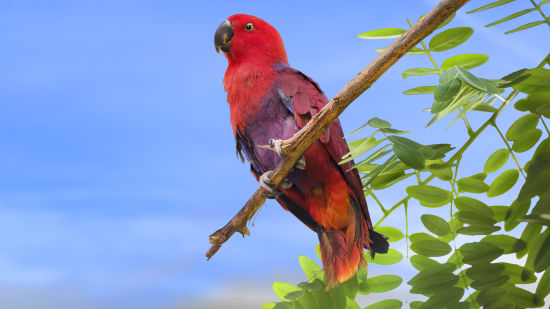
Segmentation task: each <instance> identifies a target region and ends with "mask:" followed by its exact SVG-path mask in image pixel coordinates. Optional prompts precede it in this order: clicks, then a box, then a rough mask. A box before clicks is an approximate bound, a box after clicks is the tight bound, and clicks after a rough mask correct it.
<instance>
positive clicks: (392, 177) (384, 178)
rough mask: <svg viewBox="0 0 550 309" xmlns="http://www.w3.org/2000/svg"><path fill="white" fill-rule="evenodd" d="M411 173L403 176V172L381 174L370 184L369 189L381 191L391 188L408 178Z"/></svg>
mask: <svg viewBox="0 0 550 309" xmlns="http://www.w3.org/2000/svg"><path fill="white" fill-rule="evenodd" d="M411 175H413V173H409V174H405V172H404V171H398V172H391V173H381V174H380V175H378V177H376V179H374V180H373V181H372V182H371V189H373V190H382V189H386V188H389V187H391V186H393V185H394V184H396V183H398V182H400V181H401V180H404V179H407V178H409V177H410V176H411Z"/></svg>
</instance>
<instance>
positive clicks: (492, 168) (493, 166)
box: [483, 148, 510, 173]
mask: <svg viewBox="0 0 550 309" xmlns="http://www.w3.org/2000/svg"><path fill="white" fill-rule="evenodd" d="M509 157H510V154H509V153H508V149H504V148H503V149H499V150H497V151H495V152H493V154H492V155H491V156H489V159H487V162H485V166H484V167H483V171H484V172H485V173H493V172H496V171H497V170H499V169H500V168H501V167H503V166H504V164H506V162H507V161H508V158H509Z"/></svg>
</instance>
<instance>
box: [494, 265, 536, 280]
mask: <svg viewBox="0 0 550 309" xmlns="http://www.w3.org/2000/svg"><path fill="white" fill-rule="evenodd" d="M499 264H502V265H504V271H503V272H502V274H503V275H507V276H508V277H509V279H508V283H512V284H527V283H534V282H535V281H537V277H536V276H535V273H534V272H533V271H532V270H530V269H527V268H525V267H521V266H519V265H517V264H510V263H499Z"/></svg>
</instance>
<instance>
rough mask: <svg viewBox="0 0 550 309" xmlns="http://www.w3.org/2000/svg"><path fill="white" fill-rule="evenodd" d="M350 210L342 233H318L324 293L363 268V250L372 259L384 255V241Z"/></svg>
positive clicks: (327, 231) (332, 231) (354, 209)
mask: <svg viewBox="0 0 550 309" xmlns="http://www.w3.org/2000/svg"><path fill="white" fill-rule="evenodd" d="M352 203H353V202H352ZM352 209H353V210H352V213H353V215H352V216H350V222H349V224H348V226H347V227H346V229H344V230H321V231H320V232H319V233H318V236H319V243H320V249H321V250H320V251H321V260H322V261H323V266H324V267H323V268H324V271H325V281H326V282H327V289H328V288H332V287H334V286H336V285H338V284H339V283H342V282H344V281H346V280H348V279H349V278H351V277H352V276H353V275H355V272H357V271H358V270H359V269H361V268H363V267H366V266H367V263H366V261H365V259H364V257H363V251H364V249H369V251H370V254H371V256H372V257H374V254H375V253H387V252H388V247H389V244H388V241H387V238H386V237H385V236H384V235H382V234H380V233H377V232H375V231H373V230H372V229H371V228H369V226H368V225H367V221H366V220H365V219H364V218H363V216H362V214H361V213H360V210H359V209H358V208H357V207H352Z"/></svg>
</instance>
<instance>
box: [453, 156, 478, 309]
mask: <svg viewBox="0 0 550 309" xmlns="http://www.w3.org/2000/svg"><path fill="white" fill-rule="evenodd" d="M461 160H462V155H460V156H459V157H457V158H456V166H455V172H454V175H453V179H452V180H451V181H450V183H451V188H452V193H453V196H454V197H453V198H452V199H451V204H450V205H451V219H452V218H453V202H454V200H455V199H456V198H458V190H457V188H456V178H457V175H458V168H459V166H460V161H461ZM451 233H453V240H452V241H453V248H454V249H455V254H456V263H457V266H458V269H459V270H460V272H459V276H460V278H461V279H462V281H464V287H465V290H466V291H468V297H469V298H470V302H471V304H473V305H474V304H475V305H476V306H477V307H478V308H479V305H477V303H476V301H475V299H474V298H473V297H472V293H471V292H470V287H469V286H468V282H467V281H466V277H465V276H464V272H463V271H462V266H464V264H462V262H461V261H460V252H459V251H458V249H457V248H456V233H455V232H454V231H452V230H451Z"/></svg>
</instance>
